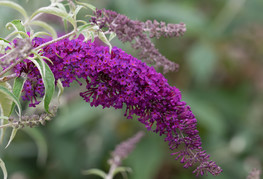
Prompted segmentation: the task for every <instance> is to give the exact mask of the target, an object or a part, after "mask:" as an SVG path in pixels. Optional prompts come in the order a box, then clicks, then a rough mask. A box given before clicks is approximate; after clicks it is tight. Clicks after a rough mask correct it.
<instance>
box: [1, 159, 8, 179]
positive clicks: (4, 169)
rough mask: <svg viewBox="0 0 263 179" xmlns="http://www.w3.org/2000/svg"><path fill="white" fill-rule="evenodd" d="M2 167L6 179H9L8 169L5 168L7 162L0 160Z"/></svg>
mask: <svg viewBox="0 0 263 179" xmlns="http://www.w3.org/2000/svg"><path fill="white" fill-rule="evenodd" d="M0 167H1V169H2V171H3V174H4V179H7V170H6V167H5V162H4V161H3V160H2V159H1V158H0Z"/></svg>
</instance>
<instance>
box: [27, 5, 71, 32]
mask: <svg viewBox="0 0 263 179" xmlns="http://www.w3.org/2000/svg"><path fill="white" fill-rule="evenodd" d="M40 13H47V14H53V15H56V16H59V17H61V18H62V19H66V20H67V21H69V22H70V23H71V24H72V26H73V27H74V29H76V22H75V20H74V19H73V18H72V17H70V16H69V14H68V13H67V12H65V11H63V10H61V9H59V8H57V7H42V8H40V9H38V10H36V11H35V12H34V13H33V14H32V15H31V17H30V19H33V18H34V17H35V16H36V15H38V14H40Z"/></svg>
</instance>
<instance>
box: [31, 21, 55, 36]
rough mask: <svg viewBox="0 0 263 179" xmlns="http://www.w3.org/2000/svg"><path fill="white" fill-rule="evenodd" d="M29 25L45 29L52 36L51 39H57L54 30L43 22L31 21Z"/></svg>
mask: <svg viewBox="0 0 263 179" xmlns="http://www.w3.org/2000/svg"><path fill="white" fill-rule="evenodd" d="M30 24H32V25H37V26H40V27H42V28H44V29H46V30H47V31H48V32H49V33H50V34H51V35H52V38H53V39H56V38H57V37H58V36H57V32H56V30H55V29H54V28H53V27H52V26H50V25H49V24H47V23H46V22H44V21H39V20H34V21H31V22H30Z"/></svg>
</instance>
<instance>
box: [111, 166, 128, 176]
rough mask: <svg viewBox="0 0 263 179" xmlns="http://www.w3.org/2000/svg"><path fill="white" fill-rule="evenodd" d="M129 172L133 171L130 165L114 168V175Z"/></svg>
mask: <svg viewBox="0 0 263 179" xmlns="http://www.w3.org/2000/svg"><path fill="white" fill-rule="evenodd" d="M127 172H129V173H131V172H132V169H131V168H129V167H117V168H116V169H115V170H114V174H113V177H114V176H115V175H117V174H118V173H122V174H123V173H125V174H126V173H127Z"/></svg>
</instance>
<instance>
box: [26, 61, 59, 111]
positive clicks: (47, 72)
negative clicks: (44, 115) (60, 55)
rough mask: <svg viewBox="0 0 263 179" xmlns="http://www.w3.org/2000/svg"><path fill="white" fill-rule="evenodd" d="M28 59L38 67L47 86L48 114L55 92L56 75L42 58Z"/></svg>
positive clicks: (45, 106)
mask: <svg viewBox="0 0 263 179" xmlns="http://www.w3.org/2000/svg"><path fill="white" fill-rule="evenodd" d="M28 59H29V60H30V61H32V62H33V63H34V64H35V65H36V67H37V68H38V70H39V72H40V75H41V77H42V80H43V83H44V86H45V96H44V108H45V111H46V112H49V104H50V102H51V99H52V97H53V94H54V91H55V77H54V74H53V73H52V71H51V69H50V68H49V66H48V65H47V63H45V61H44V60H43V59H42V58H36V59H34V58H28Z"/></svg>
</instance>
